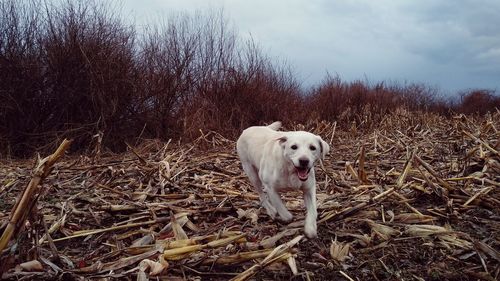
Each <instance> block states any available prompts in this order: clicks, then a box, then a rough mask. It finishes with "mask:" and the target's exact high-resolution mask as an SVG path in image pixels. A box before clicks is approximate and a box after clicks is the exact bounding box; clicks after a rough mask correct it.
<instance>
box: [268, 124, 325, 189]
mask: <svg viewBox="0 0 500 281" xmlns="http://www.w3.org/2000/svg"><path fill="white" fill-rule="evenodd" d="M278 141H279V143H280V145H281V147H282V148H283V156H284V157H285V159H287V160H289V161H290V162H291V163H292V164H293V166H294V167H295V172H296V173H297V177H298V178H299V179H300V180H301V181H306V180H307V179H308V177H309V172H310V171H311V168H312V167H313V165H314V162H316V160H317V159H324V158H325V155H326V154H327V153H328V152H329V151H330V146H329V145H328V143H326V142H325V141H324V140H323V139H322V138H321V137H320V136H317V135H314V134H311V133H309V132H303V131H298V132H285V133H284V135H283V136H282V137H280V138H279V139H278Z"/></svg>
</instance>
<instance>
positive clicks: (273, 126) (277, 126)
mask: <svg viewBox="0 0 500 281" xmlns="http://www.w3.org/2000/svg"><path fill="white" fill-rule="evenodd" d="M267 127H268V128H269V129H271V130H275V131H277V130H279V129H280V128H281V122H280V121H276V122H274V123H272V124H271V125H268V126H267Z"/></svg>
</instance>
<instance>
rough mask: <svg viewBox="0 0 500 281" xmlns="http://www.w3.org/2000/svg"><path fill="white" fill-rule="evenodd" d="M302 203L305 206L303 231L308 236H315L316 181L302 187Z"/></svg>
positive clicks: (316, 214) (316, 212) (316, 213)
mask: <svg viewBox="0 0 500 281" xmlns="http://www.w3.org/2000/svg"><path fill="white" fill-rule="evenodd" d="M303 191H304V205H305V206H306V220H305V222H304V233H305V234H306V236H307V237H308V238H315V237H317V236H318V234H317V226H316V218H317V216H318V211H317V207H316V183H314V184H313V185H312V186H310V187H306V188H304V190H303Z"/></svg>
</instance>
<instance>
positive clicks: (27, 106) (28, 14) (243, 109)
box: [0, 0, 500, 156]
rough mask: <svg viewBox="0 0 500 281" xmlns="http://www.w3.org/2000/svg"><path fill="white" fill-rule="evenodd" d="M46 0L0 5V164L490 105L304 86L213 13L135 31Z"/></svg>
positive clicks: (101, 13)
mask: <svg viewBox="0 0 500 281" xmlns="http://www.w3.org/2000/svg"><path fill="white" fill-rule="evenodd" d="M54 3H56V2H45V1H42V0H40V1H37V0H33V1H14V0H5V1H2V2H0V77H1V79H0V119H1V120H2V122H0V155H1V156H29V155H31V154H32V153H33V152H34V151H35V150H45V151H47V150H48V149H53V148H54V147H55V144H56V143H58V141H60V140H61V139H62V138H64V137H69V138H74V139H75V141H74V143H73V145H72V148H73V149H76V150H81V149H85V148H87V147H88V144H89V142H92V141H95V140H100V139H102V142H103V144H104V145H105V146H106V147H108V148H110V149H113V150H116V151H120V150H122V149H124V148H125V141H134V140H136V138H138V137H140V138H161V139H169V138H177V139H179V138H184V139H188V140H189V139H192V138H194V137H197V136H198V135H199V133H200V132H199V130H200V129H204V130H217V131H219V132H221V133H223V134H225V135H226V136H227V137H234V136H236V135H237V134H238V133H239V131H240V130H241V129H243V128H245V127H246V126H249V125H252V124H259V123H263V122H269V121H274V120H278V119H279V120H282V121H284V122H304V121H305V120H306V119H326V120H329V121H337V120H347V121H349V122H347V123H346V124H350V122H352V121H354V122H355V123H356V124H357V125H358V126H359V125H363V126H364V125H368V127H369V126H371V125H373V124H375V123H373V122H377V120H380V119H381V118H382V116H383V114H384V113H387V112H389V111H392V110H394V109H395V108H398V107H404V108H406V109H410V110H424V111H437V112H442V113H444V112H449V110H451V109H453V110H459V111H462V112H466V113H477V112H479V113H484V112H485V111H486V110H494V108H495V107H498V106H499V102H500V98H499V97H498V96H495V93H494V92H492V91H487V90H473V91H470V92H464V93H463V94H462V96H461V100H460V101H456V102H455V103H448V102H444V101H442V100H441V99H439V98H438V96H437V91H435V90H433V89H431V88H429V87H426V86H425V85H418V84H410V85H397V84H394V83H393V84H386V83H378V84H375V85H370V84H369V83H367V82H363V81H357V82H350V83H348V82H343V81H341V80H340V78H338V77H330V76H328V77H327V78H326V79H325V80H324V81H323V82H322V83H321V84H320V85H319V86H317V87H314V88H313V89H310V90H304V89H302V88H301V85H300V83H299V81H297V79H296V78H295V76H294V74H293V70H292V69H291V68H290V67H289V66H288V65H287V64H286V63H277V62H275V61H274V60H272V59H271V58H269V57H268V56H266V55H265V54H264V53H262V51H261V49H260V48H259V47H258V46H257V45H256V44H255V43H254V42H253V41H251V40H249V41H243V40H241V39H240V38H239V37H238V34H237V32H236V30H235V29H234V28H232V27H231V25H230V24H228V22H227V20H226V18H225V17H224V14H223V13H222V12H210V13H204V14H203V13H199V14H195V15H187V14H180V15H177V16H171V17H169V18H168V19H167V20H165V22H163V23H159V24H156V25H155V24H152V25H150V26H148V27H146V28H145V30H144V32H142V31H141V32H138V31H137V29H136V27H135V26H133V25H132V24H130V23H128V22H127V21H126V20H125V19H123V18H122V16H121V15H120V13H119V10H117V9H115V8H116V7H114V6H113V4H109V2H100V1H61V2H57V3H58V5H56V4H54ZM370 122H372V123H371V124H368V123H370Z"/></svg>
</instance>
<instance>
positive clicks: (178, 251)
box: [163, 234, 245, 260]
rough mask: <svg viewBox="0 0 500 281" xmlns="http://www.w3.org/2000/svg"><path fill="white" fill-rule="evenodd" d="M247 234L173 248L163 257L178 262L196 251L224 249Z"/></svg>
mask: <svg viewBox="0 0 500 281" xmlns="http://www.w3.org/2000/svg"><path fill="white" fill-rule="evenodd" d="M244 236H245V234H240V235H236V236H232V237H228V238H222V239H219V240H214V241H211V242H208V243H207V244H199V245H188V246H184V247H180V248H173V249H168V250H165V251H164V252H163V257H164V258H165V259H166V260H178V259H181V258H184V254H188V253H192V252H196V251H201V250H203V249H207V248H218V247H223V246H226V245H228V244H230V243H232V242H234V241H236V240H238V239H240V238H243V237H244Z"/></svg>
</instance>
